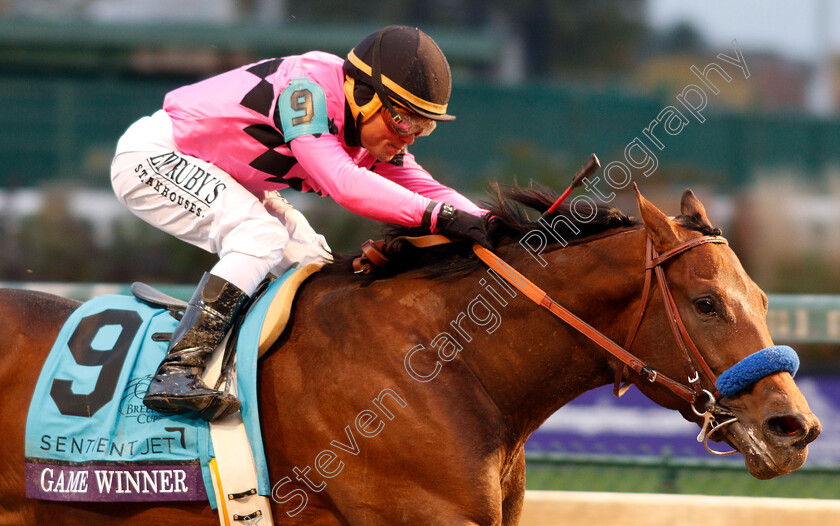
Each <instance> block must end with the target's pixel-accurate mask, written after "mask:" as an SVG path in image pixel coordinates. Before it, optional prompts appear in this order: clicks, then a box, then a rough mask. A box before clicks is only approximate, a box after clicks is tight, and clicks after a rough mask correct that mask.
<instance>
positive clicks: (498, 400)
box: [462, 233, 644, 439]
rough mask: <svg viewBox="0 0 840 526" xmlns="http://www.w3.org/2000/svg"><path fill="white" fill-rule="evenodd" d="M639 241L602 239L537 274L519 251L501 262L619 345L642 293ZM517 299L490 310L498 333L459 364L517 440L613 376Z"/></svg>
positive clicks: (552, 321)
mask: <svg viewBox="0 0 840 526" xmlns="http://www.w3.org/2000/svg"><path fill="white" fill-rule="evenodd" d="M643 235H644V234H643V233H642V234H641V236H643ZM641 236H640V235H637V234H627V235H621V236H610V237H607V238H602V239H599V240H598V241H594V242H592V243H587V244H580V245H576V246H569V247H566V248H565V249H562V250H560V251H557V252H555V253H553V254H552V255H551V257H550V258H548V260H549V263H548V265H547V266H546V267H545V268H542V267H541V266H540V265H539V264H537V263H536V261H535V260H534V259H533V258H532V257H531V256H529V255H527V254H525V253H523V252H522V251H518V250H511V251H509V252H507V253H505V255H503V256H502V257H503V258H504V259H506V260H507V262H508V263H509V264H510V265H511V266H513V267H514V268H516V269H517V270H519V271H520V272H521V273H522V274H523V275H525V276H526V277H528V278H529V279H530V280H531V281H533V282H534V283H535V284H536V285H537V286H539V287H540V288H542V289H543V290H544V291H546V292H547V293H548V294H549V295H550V296H551V297H552V298H553V299H554V300H555V301H557V302H558V303H560V304H561V305H563V306H564V307H566V308H567V309H569V310H570V311H572V312H573V313H574V314H576V315H578V316H579V317H580V318H581V319H583V320H584V321H586V322H587V323H590V324H591V325H593V326H594V327H595V328H596V329H598V330H600V331H601V332H603V333H604V334H606V335H607V336H608V337H610V338H612V339H613V340H615V341H617V342H618V343H619V344H623V343H624V341H623V339H624V338H625V337H626V336H627V334H628V333H629V330H630V325H631V323H632V318H633V315H634V314H635V309H636V307H637V305H638V294H639V292H640V289H641V286H642V276H643V260H642V257H643V248H644V241H643V237H641ZM637 237H638V238H639V239H636V238H637ZM500 255H501V254H500ZM488 281H489V280H488ZM484 288H485V289H487V292H483V293H482V295H483V296H486V297H487V303H491V301H492V300H490V299H489V298H490V297H492V296H494V294H493V293H492V292H491V291H490V290H489V289H488V287H487V285H485V287H484ZM495 288H501V287H495ZM497 292H498V291H497ZM499 296H501V297H503V298H504V296H503V295H502V294H499ZM519 296H521V297H520V298H515V299H512V301H508V305H507V306H502V305H501V304H499V303H496V304H495V305H494V306H495V307H496V308H497V310H498V314H499V319H500V323H499V324H498V328H497V329H496V330H495V331H494V332H493V333H492V334H482V335H481V341H475V342H472V343H471V346H472V348H473V349H474V350H473V352H465V353H462V358H463V359H464V361H465V362H466V363H467V364H468V366H469V367H470V369H471V370H472V371H473V374H474V375H475V376H476V378H477V379H478V380H479V381H480V382H482V384H483V386H484V389H485V390H486V392H487V393H488V396H490V397H492V398H493V401H494V403H495V404H496V406H497V407H499V410H500V412H501V413H502V415H504V417H505V418H506V420H507V421H508V425H509V426H511V428H512V429H511V431H512V432H513V434H514V435H525V436H524V437H523V439H524V438H527V435H529V434H530V433H531V432H532V431H533V430H534V429H536V428H537V427H538V426H539V425H540V424H542V422H544V421H545V419H546V418H548V417H549V416H550V415H551V414H552V413H554V412H555V411H556V410H557V409H559V408H560V407H562V406H563V405H565V404H566V403H568V402H569V401H571V400H573V399H574V398H576V397H577V396H579V395H581V394H582V393H584V392H586V391H588V390H591V389H594V388H595V387H598V386H601V385H604V384H606V383H609V382H610V381H612V380H613V379H614V369H613V368H612V366H611V365H610V363H609V361H608V360H607V359H606V355H605V353H604V352H603V350H602V349H600V347H597V346H596V345H595V344H594V343H592V342H591V341H589V340H588V339H587V338H585V337H584V336H582V335H581V334H580V333H578V332H576V331H575V330H574V329H571V328H570V327H569V326H568V325H566V324H565V323H564V322H562V321H560V320H559V319H557V318H556V317H555V316H554V315H552V314H550V313H549V312H548V311H546V310H545V309H543V308H542V307H540V306H538V305H537V304H535V303H533V302H531V301H530V300H527V299H525V298H524V296H523V295H522V294H519ZM507 299H508V300H510V299H511V298H510V297H508V298H507ZM485 312H486V311H485ZM477 339H478V338H477Z"/></svg>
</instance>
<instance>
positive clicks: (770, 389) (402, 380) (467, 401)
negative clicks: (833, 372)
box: [0, 187, 820, 526]
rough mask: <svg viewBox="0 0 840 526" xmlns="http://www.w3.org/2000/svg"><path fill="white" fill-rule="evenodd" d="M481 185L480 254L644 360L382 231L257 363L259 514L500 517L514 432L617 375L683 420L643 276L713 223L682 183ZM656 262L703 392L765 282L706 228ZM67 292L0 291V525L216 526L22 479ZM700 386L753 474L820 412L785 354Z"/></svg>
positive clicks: (762, 303)
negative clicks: (262, 504)
mask: <svg viewBox="0 0 840 526" xmlns="http://www.w3.org/2000/svg"><path fill="white" fill-rule="evenodd" d="M497 194H498V199H497V202H495V203H494V204H492V205H490V208H491V212H492V215H493V219H492V220H491V221H492V222H491V223H490V230H491V238H492V241H493V243H494V245H495V251H494V252H495V253H496V254H497V255H498V256H499V257H500V258H501V259H502V260H504V261H505V262H506V263H507V264H509V265H510V266H511V267H512V268H515V269H516V270H518V271H519V272H520V273H521V275H523V276H527V277H528V278H529V279H530V280H532V281H533V282H534V283H535V284H537V285H538V286H539V287H541V288H542V289H543V290H545V291H547V293H548V294H550V295H551V297H552V298H553V300H554V301H556V303H557V304H559V305H562V306H563V307H565V308H566V309H568V310H569V311H571V312H573V313H575V314H576V315H577V316H578V317H579V318H581V319H582V320H585V321H586V322H587V323H588V324H589V325H591V326H592V327H593V328H594V329H597V331H598V332H599V333H600V334H603V335H604V336H605V337H606V338H609V339H610V340H611V341H614V342H619V343H622V342H629V343H627V349H626V351H628V352H632V353H633V355H634V356H635V357H636V358H637V359H638V362H639V363H645V364H648V366H649V368H648V369H644V368H642V369H641V370H642V371H645V374H644V375H643V374H637V372H638V371H637V369H638V368H635V369H634V368H633V367H627V366H626V365H625V362H622V361H621V360H619V359H617V358H616V357H615V356H613V355H612V354H609V353H606V352H604V351H603V349H602V348H601V347H600V346H598V345H596V344H595V343H593V341H592V340H591V339H590V338H589V337H587V336H584V335H583V334H581V332H579V331H577V330H575V329H572V328H571V327H570V326H569V325H567V324H566V323H564V322H562V321H560V320H557V319H556V317H555V316H554V315H553V314H552V313H551V312H549V311H548V310H546V309H543V308H541V307H540V306H538V305H535V304H534V303H533V302H532V301H530V300H529V299H527V298H526V297H525V295H524V294H519V293H516V290H515V289H513V288H512V287H509V286H506V285H505V282H504V281H503V280H500V279H498V278H499V275H498V274H494V273H492V272H489V271H488V270H487V267H485V266H484V264H483V263H482V262H480V261H478V260H477V259H476V257H475V254H474V253H473V251H472V250H471V247H469V246H467V244H466V243H452V244H449V245H445V246H440V247H435V248H431V249H426V250H420V249H417V248H415V247H413V246H411V245H410V244H407V243H403V244H402V245H403V246H402V248H398V247H396V245H400V244H399V243H397V244H395V248H394V249H393V251H392V253H391V254H390V257H391V260H392V261H391V267H389V268H387V267H386V268H384V269H382V270H379V271H374V272H373V273H371V274H369V275H359V274H354V273H353V271H352V269H351V265H350V260H349V259H348V258H337V259H336V261H335V262H334V263H333V264H332V265H328V266H327V267H326V268H325V269H324V270H322V271H321V272H319V273H317V274H315V275H314V276H313V277H312V278H310V279H309V281H307V282H306V283H305V284H304V286H303V288H302V290H301V291H300V293H299V296H298V299H297V302H296V306H295V307H294V310H293V313H292V319H291V327H290V328H289V329H288V330H286V332H285V333H284V334H283V335H281V337H280V338H279V339H278V341H277V342H276V343H275V344H274V345H273V346H272V348H271V349H270V350H269V351H268V353H267V354H266V355H265V356H264V357H263V358H262V360H261V363H260V368H259V394H260V412H261V417H262V427H263V439H264V442H265V448H266V455H267V460H268V464H269V471H270V478H271V484H272V495H271V497H272V506H273V508H272V512H273V515H274V520H275V521H276V522H277V523H278V524H308V525H312V524H314V525H341V524H343V525H347V524H350V525H357V524H364V525H378V524H458V525H513V524H517V523H518V522H519V517H520V513H521V510H522V506H523V498H524V490H525V456H524V449H523V445H524V444H525V442H526V440H527V439H528V437H529V436H530V435H531V433H532V432H533V431H534V430H536V429H537V428H538V427H539V426H540V424H541V423H542V422H544V421H545V420H546V419H547V418H548V417H549V416H550V415H551V414H552V413H554V412H555V411H557V410H558V409H559V408H560V407H562V406H563V405H565V404H566V403H568V402H569V401H571V400H572V399H574V398H575V397H577V396H578V395H580V394H582V393H584V392H586V391H588V390H591V389H594V388H596V387H599V386H602V385H609V384H612V383H613V382H617V381H620V380H623V381H625V382H631V383H632V384H635V385H636V387H637V388H638V389H640V390H641V391H642V392H643V393H644V394H645V395H646V396H647V397H649V398H650V399H651V400H653V401H655V402H656V403H658V404H660V405H662V406H663V407H666V408H669V409H673V410H676V411H679V412H680V413H681V414H682V415H683V416H684V417H685V418H686V419H688V420H691V421H694V422H697V423H698V424H701V425H702V424H703V423H704V422H703V420H704V417H703V416H702V415H703V412H701V411H698V410H697V408H696V407H695V405H693V404H692V402H691V401H689V400H687V399H686V397H684V396H679V393H680V391H679V390H678V389H669V388H666V387H667V384H665V383H663V382H661V381H650V380H651V376H654V377H655V376H656V374H659V375H660V376H659V378H660V379H662V378H671V379H678V381H676V382H675V383H677V384H679V385H680V386H682V385H686V382H687V380H688V379H687V378H686V375H685V373H684V370H685V369H684V366H685V365H686V364H685V363H684V359H683V358H682V355H681V351H680V349H679V348H678V347H679V346H678V345H677V343H676V342H675V338H674V333H672V329H671V325H670V322H669V320H668V318H669V316H670V317H673V316H671V315H669V314H668V305H666V303H667V300H666V299H665V297H664V296H660V295H658V294H656V293H655V292H651V293H650V294H647V293H644V292H643V289H646V288H647V287H648V281H647V280H646V278H645V276H646V275H649V274H648V272H647V271H646V269H645V266H646V265H645V261H646V255H649V252H650V249H649V248H647V247H648V246H649V245H648V243H649V242H648V240H650V243H651V244H652V246H653V248H654V249H655V251H656V252H657V253H658V254H667V253H668V252H669V251H672V250H674V249H675V247H679V246H683V245H685V243H686V242H692V240H696V239H698V238H704V239H705V238H706V237H709V236H711V237H715V238H717V236H716V234H719V231H716V229H714V228H713V227H712V225H711V223H710V222H709V220H708V218H707V216H706V212H705V210H704V208H703V205H702V204H701V203H700V201H699V200H697V198H696V197H695V196H694V194H693V193H692V192H691V191H686V193H685V194H684V196H683V199H682V202H681V212H682V213H681V215H679V216H677V217H676V218H669V217H667V216H666V215H665V214H663V213H662V212H661V211H660V210H658V209H657V208H656V207H655V206H653V205H652V204H651V203H650V202H648V201H647V200H646V199H645V198H644V197H642V196H641V194H638V192H637V200H638V205H639V210H640V215H641V220H640V221H639V220H634V219H632V218H630V217H628V216H625V215H624V214H622V213H621V212H620V211H618V210H617V209H614V208H607V207H603V206H601V207H596V208H595V209H590V210H587V209H586V207H585V206H583V205H585V204H586V202H585V201H577V202H573V205H572V206H577V210H575V209H573V208H572V206H570V205H568V204H564V205H562V206H561V207H559V208H558V209H557V210H556V211H554V212H552V213H551V214H544V216H543V217H542V219H541V221H538V222H535V221H532V220H530V219H529V218H528V216H527V214H526V212H525V210H524V209H525V208H531V209H534V210H536V211H538V212H541V213H542V212H545V211H546V210H547V208H548V207H549V205H550V204H551V203H553V202H554V199H555V198H556V196H554V195H553V194H552V193H551V192H548V191H544V190H542V189H538V188H518V187H510V188H502V189H498V188H497ZM593 203H594V201H593ZM590 208H591V207H590ZM561 218H563V219H562V220H561ZM546 226H549V227H550V228H551V232H550V233H549V232H548V230H547V229H546ZM540 229H542V230H540ZM537 230H540V231H541V232H543V234H544V239H546V240H548V242H547V243H545V246H542V247H539V248H540V251H539V252H538V251H537V250H536V248H537V247H536V246H535V244H534V243H533V239H532V242H531V243H530V244H528V243H521V242H520V241H522V240H523V239H524V238H525V236H526V235H528V234H529V233H531V234H533V233H534V232H535V231H537ZM549 234H550V235H549ZM720 239H722V238H720ZM658 268H660V269H662V270H663V271H664V272H663V276H664V279H666V282H667V286H668V288H669V289H670V293H671V297H672V298H673V305H674V306H675V307H676V310H677V313H678V315H679V317H680V318H681V320H682V324H683V325H684V329H685V332H686V333H687V335H688V336H689V337H690V339H691V340H693V344H694V345H695V346H696V348H697V349H698V351H699V355H698V357H693V358H691V359H690V360H689V361H690V362H693V363H694V366H695V368H696V369H697V370H698V371H699V374H698V375H697V378H694V379H693V380H695V382H694V384H693V385H701V386H702V387H703V390H704V392H708V393H711V392H714V378H713V377H710V375H720V374H721V373H722V372H723V371H725V370H727V369H728V368H730V367H732V366H733V365H734V364H736V363H738V362H739V361H741V360H742V359H744V358H745V357H747V356H749V355H751V354H753V353H754V352H756V351H758V350H759V349H764V348H766V347H768V346H770V345H772V341H771V338H770V334H769V331H768V328H767V325H766V323H765V316H766V312H767V298H766V296H765V294H764V293H763V292H762V291H761V290H760V288H759V287H758V286H757V285H756V284H755V283H754V282H753V281H752V280H751V279H750V277H749V276H748V275H747V273H746V272H745V271H744V269H743V267H742V266H741V264H740V262H739V261H738V259H737V257H736V256H735V254H734V253H733V251H732V250H731V249H730V248H729V246H728V245H727V244H725V243H724V242H721V241H720V240H717V239H716V240H715V242H708V243H705V242H704V243H702V244H701V243H697V244H694V245H692V246H691V247H690V250H684V251H682V252H681V253H679V254H674V257H671V258H670V259H669V260H668V261H667V262H664V263H662V264H661V265H659V267H658ZM663 283H665V282H663ZM649 286H650V289H651V290H652V291H653V290H655V289H656V288H657V287H661V286H662V284H657V283H656V282H655V280H653V282H652V283H650V285H649ZM77 306H78V303H76V302H73V301H70V300H67V299H62V298H59V297H56V296H51V295H47V294H43V293H36V292H25V291H20V290H0V428H2V429H3V430H4V440H3V447H2V448H0V472H2V477H1V478H0V524H48V523H49V524H69V525H86V526H90V525H105V524H126V525H157V524H172V525H175V524H179V525H180V524H196V525H205V524H206V525H212V524H218V518H217V516H216V513H215V512H214V511H212V510H211V509H210V507H209V506H208V505H206V504H201V503H148V504H146V503H121V504H100V503H85V504H67V503H59V502H47V501H35V500H28V499H26V498H25V491H24V461H23V455H24V422H25V421H26V414H27V408H28V404H29V400H30V399H31V397H32V391H33V387H34V385H35V383H36V380H37V378H38V374H39V371H40V368H41V365H42V364H43V362H44V360H45V357H46V355H47V353H48V351H49V349H50V346H51V343H52V341H53V339H54V338H55V337H56V334H57V333H58V331H59V328H60V327H61V325H62V323H63V322H64V320H65V319H66V318H67V317H68V315H69V314H70V313H71V312H72V311H73V310H74V309H75V308H76V307H77ZM698 361H703V362H704V363H705V364H706V365H707V366H706V367H700V365H699V364H698V363H697V362H698ZM634 363H635V362H634ZM688 365H689V366H690V365H691V363H689V364H688ZM651 370H655V371H654V374H653V375H651V374H650V373H651ZM698 380H699V384H698V383H697V381H698ZM709 404H712V401H711V400H710V401H709ZM716 404H718V405H716V407H717V408H718V409H719V410H721V411H723V412H724V413H725V414H726V415H728V416H731V417H733V418H734V419H735V420H734V421H733V422H732V423H730V424H729V425H727V426H725V427H722V428H720V429H718V430H716V431H713V432H712V433H713V434H714V436H713V437H712V438H713V439H714V440H716V441H723V442H726V443H728V444H729V445H730V446H731V447H733V448H734V449H736V450H737V451H739V452H740V453H741V454H742V455H743V458H744V462H745V465H746V468H747V470H748V471H749V472H750V473H751V474H752V475H753V476H755V477H757V478H759V479H767V478H771V477H774V476H778V475H783V474H785V473H788V472H791V471H793V470H795V469H797V468H798V467H800V466H801V465H802V464H803V463H804V461H805V458H806V456H807V445H808V444H809V443H810V442H811V441H813V440H814V439H815V438H816V437H817V436H818V435H819V432H820V424H819V421H818V420H817V418H816V417H815V416H814V415H813V414H812V413H811V411H810V409H809V407H808V404H807V402H806V400H805V398H804V397H803V395H802V394H801V393H800V391H799V390H798V388H797V387H796V385H795V383H794V381H793V379H792V377H791V374H790V373H788V372H777V373H773V374H770V375H769V376H766V377H764V378H762V379H759V380H757V381H756V382H754V383H753V384H751V385H750V386H748V387H747V388H746V389H744V390H742V391H740V392H739V393H737V394H736V395H732V396H730V397H723V398H722V399H719V400H717V402H716Z"/></svg>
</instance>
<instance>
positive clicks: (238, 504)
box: [131, 263, 322, 524]
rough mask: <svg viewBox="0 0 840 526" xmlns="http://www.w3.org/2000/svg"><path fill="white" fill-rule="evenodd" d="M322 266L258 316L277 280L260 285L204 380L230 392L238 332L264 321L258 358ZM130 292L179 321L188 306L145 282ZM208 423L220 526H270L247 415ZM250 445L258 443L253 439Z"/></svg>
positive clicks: (289, 284) (289, 278)
mask: <svg viewBox="0 0 840 526" xmlns="http://www.w3.org/2000/svg"><path fill="white" fill-rule="evenodd" d="M321 267H322V265H319V264H314V263H313V264H309V265H306V266H305V267H303V268H300V269H298V270H296V271H290V272H289V273H287V274H286V275H284V279H283V280H282V282H281V284H280V286H279V288H278V289H277V290H276V292H273V293H272V294H271V295H270V296H269V297H270V298H271V299H270V302H268V303H267V305H263V306H260V308H259V309H258V310H259V312H254V308H255V307H257V305H256V304H257V302H258V299H259V298H260V297H261V296H263V295H265V293H266V289H268V287H269V286H270V285H271V283H272V282H274V280H276V279H277V278H276V277H274V276H270V277H269V278H268V279H267V280H266V281H265V282H263V283H262V284H261V285H260V287H259V288H258V291H257V293H256V294H254V297H255V300H254V302H253V303H252V305H250V306H249V307H248V308H247V309H244V311H243V313H242V314H241V315H240V318H239V319H238V320H235V322H234V325H233V328H232V330H231V336H230V337H229V338H228V339H226V340H225V342H223V343H222V345H220V346H219V347H220V348H224V353H220V352H219V349H217V351H216V353H214V355H213V356H212V357H211V359H210V362H209V363H208V365H207V369H206V371H205V374H204V377H203V378H202V379H203V380H204V381H205V382H206V383H207V385H214V383H215V385H216V388H217V389H218V388H219V385H220V383H221V382H222V381H223V380H224V383H225V389H229V388H230V384H231V383H232V382H233V383H235V380H234V379H233V378H232V376H231V374H230V373H231V371H232V370H233V367H232V366H233V363H234V362H235V360H236V353H235V348H236V340H237V334H236V333H237V331H239V330H241V329H242V328H243V327H242V324H243V321H244V320H243V319H244V318H246V317H247V316H248V315H251V314H254V315H255V316H256V317H257V318H259V319H262V323H261V328H260V330H259V338H258V339H257V350H258V351H257V355H258V357H261V356H262V355H263V354H264V353H265V352H266V351H267V350H268V349H269V348H270V347H271V345H272V344H273V343H274V342H275V341H277V339H278V338H279V337H280V335H281V334H282V333H283V331H284V330H285V329H286V326H287V324H288V321H289V317H290V315H291V311H292V305H293V302H294V298H295V296H296V295H297V291H298V289H299V288H300V286H301V284H303V282H304V281H306V280H307V279H308V278H309V277H310V276H311V275H312V274H314V273H315V272H318V271H319V270H320V269H321ZM131 293H132V294H133V295H134V296H135V297H136V298H138V299H140V300H142V301H144V302H146V303H149V304H151V305H155V306H158V307H160V308H164V309H166V310H168V311H170V312H171V313H172V314H173V316H175V317H176V318H177V319H180V317H181V315H182V314H183V312H184V309H186V307H187V303H186V302H184V301H182V300H179V299H177V298H173V297H172V296H169V295H168V294H165V293H163V292H161V291H159V290H157V289H155V288H154V287H151V286H149V285H147V284H145V283H141V282H135V283H133V284H132V285H131ZM262 312H264V315H262ZM251 330H253V329H251ZM220 354H221V357H220V356H219V355H220ZM242 401H243V411H245V412H247V411H248V410H249V409H248V408H245V407H244V405H245V403H246V400H242ZM209 425H210V437H211V440H212V443H213V450H214V452H215V454H216V456H215V458H213V459H212V460H211V461H210V473H211V477H212V481H213V486H214V490H215V495H216V505H217V510H218V513H219V520H220V521H221V524H233V523H235V522H231V521H252V520H259V518H260V517H267V518H268V520H269V523H271V520H272V519H271V505H270V502H269V499H268V498H267V497H266V496H264V495H265V492H264V491H259V488H258V486H259V484H260V473H259V471H260V470H259V469H258V467H257V465H256V463H255V460H254V455H253V453H252V448H251V443H249V436H248V432H247V430H246V426H245V424H244V423H243V420H242V415H241V414H240V413H235V414H233V415H230V416H228V417H225V418H222V419H220V420H217V421H214V422H210V424H209ZM251 442H253V438H252V439H251ZM225 488H232V489H233V490H236V491H231V490H227V491H226V490H225Z"/></svg>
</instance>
